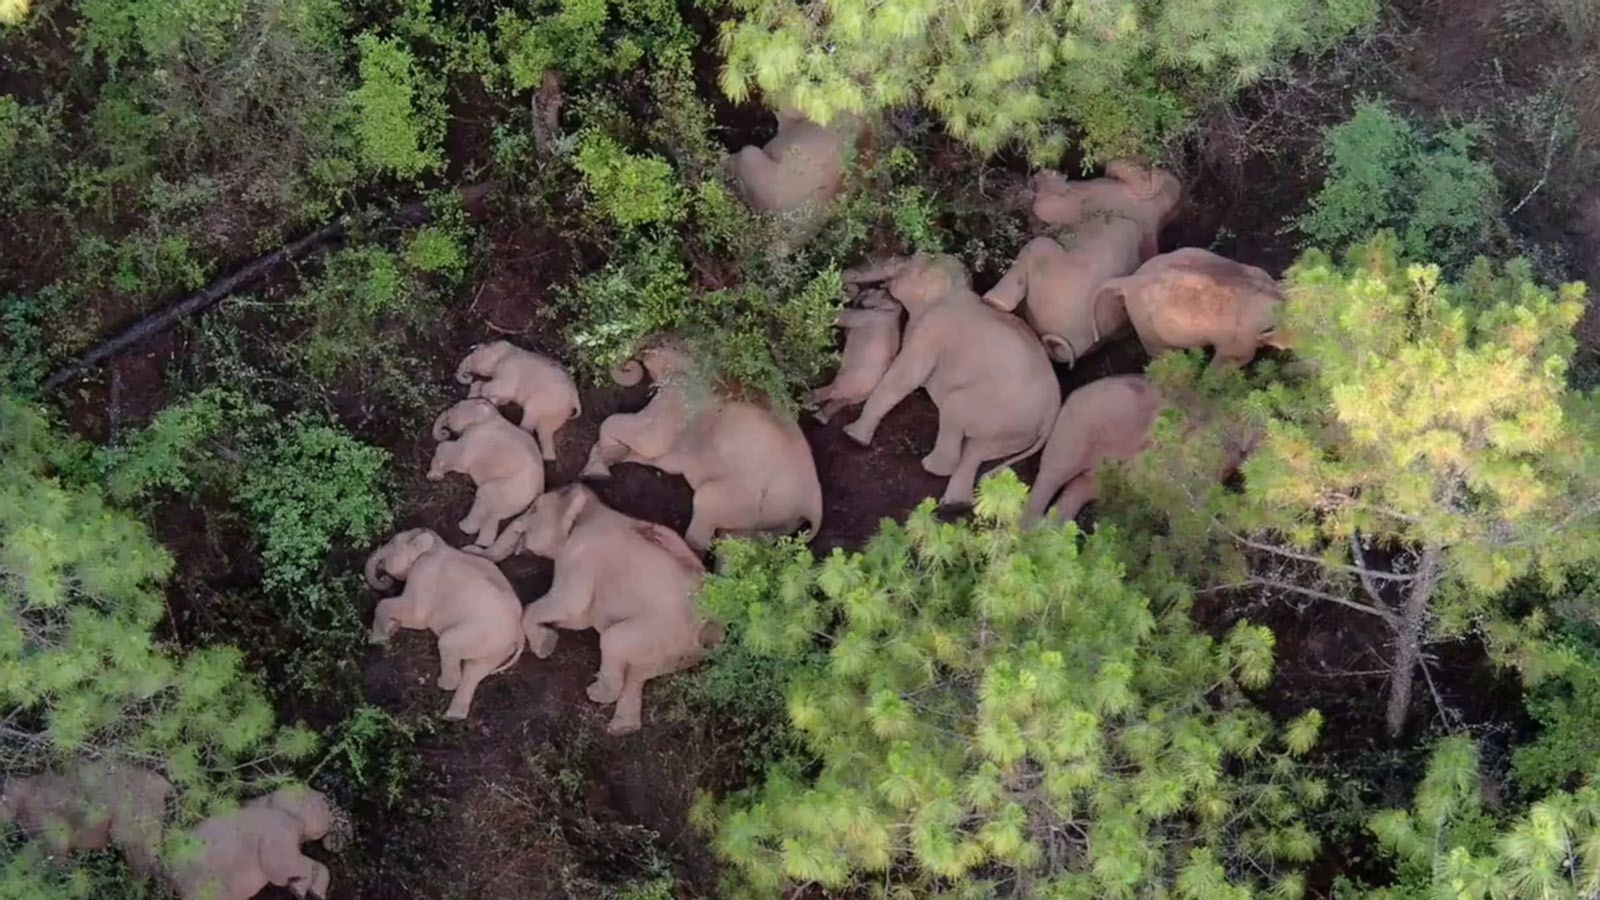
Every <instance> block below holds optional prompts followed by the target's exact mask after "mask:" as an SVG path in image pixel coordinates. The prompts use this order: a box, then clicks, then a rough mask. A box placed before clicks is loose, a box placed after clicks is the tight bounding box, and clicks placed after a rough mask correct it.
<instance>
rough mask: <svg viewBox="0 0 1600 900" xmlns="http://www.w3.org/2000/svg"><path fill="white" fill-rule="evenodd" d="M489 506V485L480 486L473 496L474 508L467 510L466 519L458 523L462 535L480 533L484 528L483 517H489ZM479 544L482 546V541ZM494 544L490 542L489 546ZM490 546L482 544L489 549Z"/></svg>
mask: <svg viewBox="0 0 1600 900" xmlns="http://www.w3.org/2000/svg"><path fill="white" fill-rule="evenodd" d="M488 506H489V491H488V489H487V485H484V486H480V487H479V488H478V492H477V493H476V494H473V495H472V508H471V509H469V510H467V516H466V518H464V519H462V520H461V521H460V522H457V523H456V527H457V528H460V529H461V533H462V534H476V533H478V531H479V530H480V529H482V528H483V517H484V516H485V515H488V512H489V510H488ZM479 543H480V544H481V543H482V542H481V541H480V542H479ZM493 543H494V541H490V542H489V544H493ZM489 544H482V546H485V547H487V546H489Z"/></svg>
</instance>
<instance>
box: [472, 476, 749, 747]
mask: <svg viewBox="0 0 1600 900" xmlns="http://www.w3.org/2000/svg"><path fill="white" fill-rule="evenodd" d="M518 549H526V550H527V551H528V552H530V553H534V554H537V555H539V556H543V557H546V558H548V559H551V560H553V561H554V562H555V569H556V571H555V580H554V582H552V583H551V585H550V590H549V592H548V593H546V594H545V595H544V596H543V597H541V598H539V599H538V600H535V601H534V602H533V603H530V604H528V608H527V610H525V611H524V612H523V614H522V628H523V631H524V632H525V633H526V634H527V638H528V644H529V646H530V647H531V648H532V649H533V653H534V655H535V656H538V657H540V658H544V657H547V656H549V655H550V654H551V653H552V652H553V651H554V650H555V646H556V640H557V635H556V632H555V631H554V630H552V626H553V627H554V628H565V629H571V630H579V629H584V628H593V629H595V630H596V631H598V632H600V671H599V673H598V674H597V675H596V676H595V680H594V683H593V684H592V685H590V686H589V699H591V700H593V701H595V702H596V703H611V702H615V703H616V704H617V706H616V710H615V712H614V713H613V715H612V718H611V724H610V725H609V726H608V727H607V728H606V730H607V731H608V732H610V733H611V734H629V733H631V732H634V731H638V730H639V726H640V712H641V706H642V704H643V697H644V683H645V682H646V681H649V680H650V679H652V678H655V677H656V676H658V675H666V674H669V673H671V672H676V671H678V670H680V669H685V668H688V667H689V666H692V665H694V664H695V663H697V662H699V661H700V660H701V659H702V658H703V657H704V656H705V651H706V650H707V649H709V648H710V647H712V646H714V645H715V644H716V643H717V642H718V641H720V640H721V638H722V630H721V628H720V627H718V626H716V625H713V624H708V623H706V622H704V621H702V620H701V619H700V617H699V615H698V614H697V613H696V612H695V592H696V591H697V590H698V589H699V587H700V581H701V579H702V578H704V577H705V567H704V566H703V565H701V562H700V558H699V557H698V556H696V555H695V553H694V551H693V550H691V549H689V545H688V544H686V543H684V540H683V538H680V537H678V535H677V533H676V532H674V531H673V530H672V529H670V528H667V527H666V526H664V525H657V524H655V523H653V522H645V521H642V520H640V519H635V518H632V517H630V516H626V515H623V514H622V513H620V512H617V511H616V510H614V509H612V508H610V507H608V506H606V505H605V504H604V503H602V502H600V499H599V498H598V497H596V496H595V495H594V492H593V491H591V490H589V489H588V488H587V487H585V486H584V485H582V484H570V485H567V486H566V487H564V488H561V489H559V490H555V491H551V492H549V493H547V494H544V495H543V496H541V497H540V498H539V499H538V500H535V501H534V503H533V508H532V509H530V510H528V511H527V512H526V513H523V514H522V515H521V516H519V517H518V518H517V519H516V521H514V522H512V523H511V524H510V525H509V526H507V528H506V531H505V534H503V535H501V536H500V540H499V542H497V543H496V544H495V546H493V547H491V548H489V549H488V550H486V551H478V552H482V553H485V554H486V555H488V556H489V557H490V558H492V559H497V560H498V559H504V558H505V557H506V556H508V555H510V554H511V553H514V552H516V551H517V550H518Z"/></svg>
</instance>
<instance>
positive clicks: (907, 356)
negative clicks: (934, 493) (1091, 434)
mask: <svg viewBox="0 0 1600 900" xmlns="http://www.w3.org/2000/svg"><path fill="white" fill-rule="evenodd" d="M886 279H887V281H888V289H889V294H890V296H892V297H894V298H895V299H896V300H898V301H900V304H901V305H902V306H904V307H905V308H906V309H907V310H908V311H909V312H910V313H911V317H910V321H909V322H907V324H906V331H905V338H904V339H903V341H902V343H901V346H900V353H899V354H898V355H897V356H895V359H894V363H893V365H891V366H890V367H889V371H888V372H886V373H885V374H884V376H883V380H882V381H880V382H878V386H877V387H876V388H874V389H873V391H872V395H871V396H870V397H868V398H867V404H866V407H865V408H864V409H863V410H862V411H861V417H860V418H858V419H856V421H855V422H853V423H851V424H850V425H849V426H848V427H846V428H845V434H848V435H849V436H850V437H851V438H853V439H854V440H856V441H857V442H859V443H862V444H870V443H871V442H872V435H873V432H874V431H876V430H877V428H878V423H879V422H881V421H883V417H884V416H885V415H887V414H888V412H889V410H891V409H893V408H894V407H895V406H896V405H898V404H899V403H900V401H901V400H904V399H905V398H906V397H907V395H909V394H910V393H911V392H912V391H914V390H916V389H917V388H919V387H926V388H927V390H928V394H929V395H930V396H931V397H932V398H933V402H934V405H935V406H937V407H939V436H938V439H937V440H935V441H934V445H933V452H931V453H929V454H928V455H927V456H925V457H923V459H922V467H923V468H924V469H926V470H927V471H929V472H931V473H933V474H934V475H949V476H950V483H949V485H947V486H946V488H945V492H944V498H943V502H945V503H971V502H972V492H973V486H974V484H975V482H976V481H977V476H978V467H979V466H980V465H982V464H983V462H984V461H985V460H990V459H996V458H999V457H1008V458H1007V459H1005V460H1004V461H1003V462H1001V464H1000V465H1001V466H1007V465H1010V464H1011V463H1014V462H1016V461H1017V460H1019V459H1022V458H1024V457H1026V456H1029V455H1031V454H1033V453H1034V452H1036V451H1038V449H1039V448H1040V447H1042V446H1044V442H1045V439H1046V438H1048V437H1049V436H1050V426H1051V425H1053V424H1054V423H1055V419H1056V411H1057V409H1058V407H1059V406H1060V405H1061V388H1060V385H1059V384H1057V382H1056V373H1055V370H1054V369H1053V368H1051V366H1050V358H1049V357H1048V356H1046V355H1045V351H1044V347H1042V346H1041V345H1040V344H1039V340H1038V338H1036V337H1034V335H1033V332H1032V331H1029V330H1028V326H1027V325H1025V324H1023V323H1022V322H1021V321H1019V320H1018V319H1017V318H1016V317H1015V316H1009V315H1006V314H1005V313H1002V312H999V311H997V310H995V309H994V308H993V307H990V306H988V305H987V304H985V303H984V302H983V301H982V300H981V299H979V297H978V295H977V294H975V293H973V291H972V286H971V283H970V282H969V280H968V276H967V270H966V267H964V266H963V265H962V264H961V262H960V261H959V260H957V259H956V258H955V257H953V256H927V255H922V254H919V255H917V256H913V257H910V258H909V259H906V258H900V259H891V260H889V261H887V262H884V263H882V264H880V265H878V266H875V267H872V268H869V269H863V270H854V271H850V272H846V273H845V281H846V282H847V283H866V282H876V281H884V280H886Z"/></svg>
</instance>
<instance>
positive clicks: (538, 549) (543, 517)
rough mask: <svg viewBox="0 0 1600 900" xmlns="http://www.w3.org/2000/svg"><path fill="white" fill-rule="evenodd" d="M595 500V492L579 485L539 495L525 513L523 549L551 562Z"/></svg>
mask: <svg viewBox="0 0 1600 900" xmlns="http://www.w3.org/2000/svg"><path fill="white" fill-rule="evenodd" d="M592 499H594V492H593V491H590V490H589V489H588V488H587V487H584V486H583V485H581V484H576V483H574V484H569V485H567V486H566V487H564V488H561V489H560V490H555V491H547V492H546V493H543V494H540V495H539V499H537V500H535V501H533V506H532V507H530V508H529V509H528V513H527V516H526V519H525V524H524V526H523V531H522V546H523V547H525V548H527V550H528V552H530V553H533V554H535V555H538V556H543V557H544V558H546V559H554V558H555V556H556V554H558V553H560V552H561V548H562V547H563V546H564V545H565V544H566V542H567V537H568V536H569V535H571V534H572V527H573V526H574V525H576V524H577V523H578V516H579V514H581V513H582V512H583V511H584V509H585V508H587V507H588V505H589V501H590V500H592Z"/></svg>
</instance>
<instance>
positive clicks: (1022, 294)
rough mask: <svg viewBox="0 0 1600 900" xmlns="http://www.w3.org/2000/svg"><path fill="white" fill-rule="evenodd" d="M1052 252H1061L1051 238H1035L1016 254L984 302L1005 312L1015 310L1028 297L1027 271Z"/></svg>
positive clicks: (985, 296)
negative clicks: (1009, 266)
mask: <svg viewBox="0 0 1600 900" xmlns="http://www.w3.org/2000/svg"><path fill="white" fill-rule="evenodd" d="M1052 251H1054V252H1057V253H1059V252H1061V245H1060V244H1058V243H1056V242H1055V240H1053V239H1051V238H1047V237H1036V238H1034V239H1033V240H1031V241H1029V242H1028V243H1027V244H1026V245H1025V246H1024V247H1023V248H1022V252H1020V253H1018V254H1017V258H1016V260H1015V261H1014V262H1012V263H1011V268H1009V269H1006V273H1005V274H1004V275H1002V276H1000V280H999V281H998V282H996V283H995V286H994V287H992V288H990V289H989V292H988V293H987V294H984V295H983V300H984V302H985V303H988V304H989V305H990V306H993V307H995V308H996V309H1003V310H1005V311H1006V312H1010V311H1012V310H1014V309H1016V308H1017V307H1018V306H1020V305H1021V304H1022V301H1023V300H1025V299H1026V298H1027V296H1028V270H1029V269H1031V268H1032V267H1033V266H1034V265H1036V264H1038V263H1039V262H1040V261H1042V260H1043V259H1044V258H1045V255H1046V254H1048V253H1050V252H1052Z"/></svg>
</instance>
